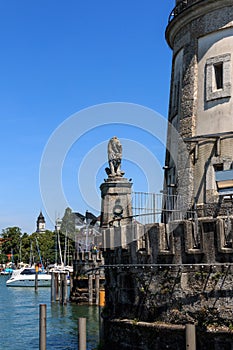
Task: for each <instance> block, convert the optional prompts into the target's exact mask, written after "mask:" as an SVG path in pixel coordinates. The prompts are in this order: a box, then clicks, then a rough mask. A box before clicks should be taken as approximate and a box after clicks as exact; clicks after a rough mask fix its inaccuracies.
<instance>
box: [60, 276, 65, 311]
mask: <svg viewBox="0 0 233 350" xmlns="http://www.w3.org/2000/svg"><path fill="white" fill-rule="evenodd" d="M60 304H62V305H63V304H64V273H60Z"/></svg>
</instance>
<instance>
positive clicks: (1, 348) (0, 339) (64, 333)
mask: <svg viewBox="0 0 233 350" xmlns="http://www.w3.org/2000/svg"><path fill="white" fill-rule="evenodd" d="M7 278H8V276H0V325H1V326H0V350H13V349H14V350H15V349H17V350H32V349H38V348H39V336H38V335H39V304H46V305H47V349H48V350H49V349H55V350H56V349H59V350H62V349H63V350H74V349H75V350H77V348H78V326H77V325H78V318H79V317H86V318H87V349H88V350H93V349H95V348H96V347H97V345H98V337H99V323H98V320H99V312H98V307H96V306H89V307H88V306H85V305H74V304H70V303H68V304H67V305H66V306H63V307H62V306H61V305H60V304H59V303H53V304H51V303H50V288H39V289H38V292H35V291H34V289H33V288H19V287H18V288H17V287H6V280H7Z"/></svg>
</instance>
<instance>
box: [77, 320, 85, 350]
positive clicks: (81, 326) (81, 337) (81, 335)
mask: <svg viewBox="0 0 233 350" xmlns="http://www.w3.org/2000/svg"><path fill="white" fill-rule="evenodd" d="M78 345H79V347H78V349H79V350H86V348H87V331H86V318H84V317H79V319H78Z"/></svg>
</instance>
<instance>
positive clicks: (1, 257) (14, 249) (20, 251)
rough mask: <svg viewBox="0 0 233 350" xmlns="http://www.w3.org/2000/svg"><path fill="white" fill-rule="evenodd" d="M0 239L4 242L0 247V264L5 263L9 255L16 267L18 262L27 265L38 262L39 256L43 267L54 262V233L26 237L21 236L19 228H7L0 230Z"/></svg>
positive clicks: (26, 235) (34, 234)
mask: <svg viewBox="0 0 233 350" xmlns="http://www.w3.org/2000/svg"><path fill="white" fill-rule="evenodd" d="M1 237H2V238H4V239H5V242H4V243H3V244H2V247H1V252H0V263H6V262H7V260H8V258H7V255H8V256H10V255H9V254H13V260H14V263H15V264H16V265H17V264H18V263H19V262H20V260H21V261H23V262H24V263H28V264H29V263H30V262H35V263H37V262H40V256H41V259H42V262H43V264H44V265H46V264H47V263H54V262H55V233H54V232H52V231H48V230H47V231H45V232H42V233H38V232H34V233H32V234H31V235H28V234H27V233H23V234H22V232H21V229H20V228H19V227H8V228H6V229H4V230H2V234H1ZM39 252H40V254H39ZM30 260H31V261H30Z"/></svg>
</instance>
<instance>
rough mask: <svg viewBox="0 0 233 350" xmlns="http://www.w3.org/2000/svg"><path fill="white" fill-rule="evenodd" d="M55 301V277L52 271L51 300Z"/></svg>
mask: <svg viewBox="0 0 233 350" xmlns="http://www.w3.org/2000/svg"><path fill="white" fill-rule="evenodd" d="M54 301H55V278H54V272H52V273H51V302H52V303H53V302H54Z"/></svg>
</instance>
